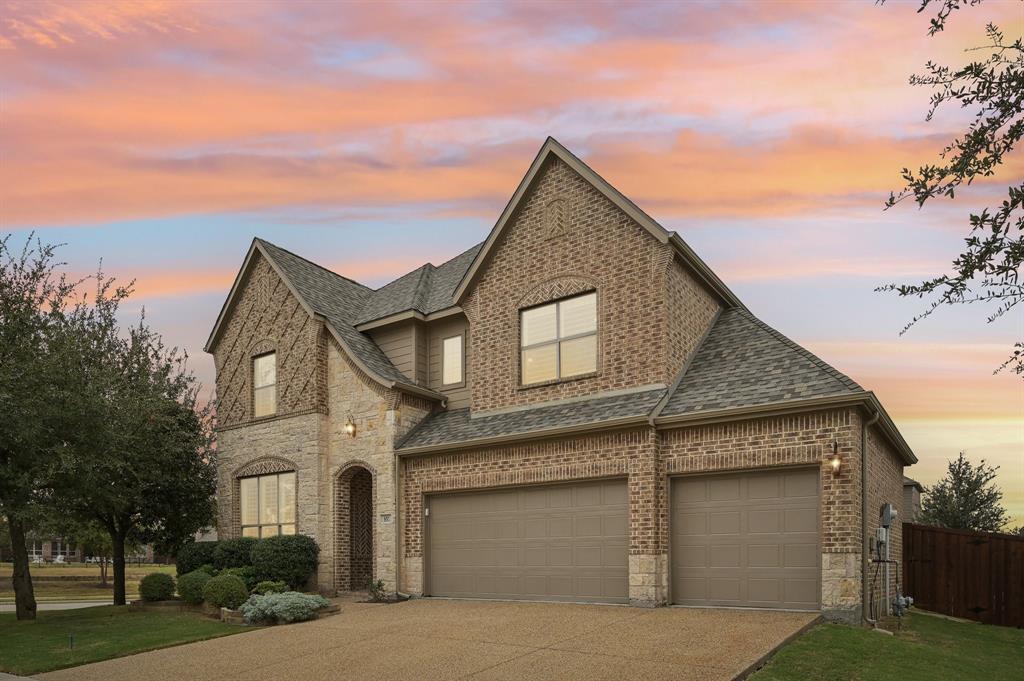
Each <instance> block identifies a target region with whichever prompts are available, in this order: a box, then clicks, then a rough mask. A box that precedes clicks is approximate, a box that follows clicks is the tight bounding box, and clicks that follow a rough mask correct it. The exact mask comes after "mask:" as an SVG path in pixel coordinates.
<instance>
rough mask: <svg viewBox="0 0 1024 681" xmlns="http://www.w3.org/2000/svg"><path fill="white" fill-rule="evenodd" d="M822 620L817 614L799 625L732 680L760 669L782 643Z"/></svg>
mask: <svg viewBox="0 0 1024 681" xmlns="http://www.w3.org/2000/svg"><path fill="white" fill-rule="evenodd" d="M824 621H825V618H824V617H822V616H821V615H819V616H818V617H816V618H814V619H813V620H811V621H810V622H808V623H807V624H805V625H804V626H802V627H800V628H799V629H798V630H797V631H795V632H793V633H792V634H790V635H789V636H787V637H786V638H785V639H783V640H782V641H781V642H780V643H779V645H777V646H775V647H774V648H772V649H771V650H769V651H768V652H767V653H765V654H764V655H762V656H761V657H759V658H758V659H757V660H755V661H754V663H753V664H751V665H750V666H749V667H747V668H746V669H744V670H743V671H741V672H740V673H739V674H737V675H736V676H734V677H732V681H743V679H745V678H747V677H748V676H750V675H751V674H753V673H754V672H756V671H757V670H758V669H760V668H761V667H763V666H765V665H766V664H767V663H768V660H770V659H772V657H774V656H775V653H777V652H779V649H780V648H782V646H784V645H786V644H788V643H790V642H792V641H794V640H795V639H797V638H800V637H801V636H803V635H804V634H806V633H807V632H808V631H810V630H811V629H813V628H814V627H816V626H818V625H819V624H821V623H822V622H824Z"/></svg>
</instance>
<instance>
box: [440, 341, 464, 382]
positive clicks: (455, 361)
mask: <svg viewBox="0 0 1024 681" xmlns="http://www.w3.org/2000/svg"><path fill="white" fill-rule="evenodd" d="M462 356H463V353H462V335H461V334H460V335H458V336H452V337H450V338H445V339H444V340H443V341H442V342H441V384H442V385H457V384H459V383H462V367H463V360H462Z"/></svg>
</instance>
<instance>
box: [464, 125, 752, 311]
mask: <svg viewBox="0 0 1024 681" xmlns="http://www.w3.org/2000/svg"><path fill="white" fill-rule="evenodd" d="M552 156H554V157H556V158H558V159H560V160H562V161H563V162H564V163H565V164H566V165H568V166H569V167H570V168H572V169H573V170H574V171H575V172H576V173H577V174H579V175H580V176H581V177H582V178H583V179H584V181H586V182H588V183H589V184H590V185H591V186H593V187H594V188H595V189H597V190H598V191H599V192H600V193H601V194H602V195H604V196H605V197H606V198H607V199H609V200H610V201H611V202H612V203H614V204H615V205H616V206H617V207H618V208H619V209H620V210H622V211H623V212H624V213H625V214H626V215H628V216H629V217H630V218H631V219H632V220H633V221H634V222H636V223H637V224H638V225H640V227H642V228H643V229H644V230H646V231H647V232H648V233H650V234H651V236H653V237H654V238H655V239H657V240H658V241H659V242H661V243H663V244H671V245H672V246H673V247H674V249H675V251H676V254H677V255H678V256H679V257H680V259H681V260H683V262H685V263H686V264H687V265H688V266H689V267H690V269H691V270H692V271H693V273H694V274H695V275H696V277H697V278H698V279H699V280H700V281H701V282H702V283H704V284H705V285H707V286H708V288H710V289H711V290H712V291H713V292H714V293H715V294H716V296H718V297H719V298H720V299H721V300H722V301H723V302H724V303H725V304H726V306H727V307H743V304H742V303H741V302H740V301H739V298H737V297H736V295H735V294H733V292H732V291H730V290H729V288H728V287H727V286H726V285H725V284H724V283H723V282H722V280H721V279H719V278H718V276H717V275H715V273H714V272H712V271H711V268H709V267H708V266H707V264H706V263H705V262H704V261H703V260H701V259H700V258H699V257H698V256H697V254H696V253H694V251H693V249H691V248H690V247H689V246H688V245H687V244H686V242H684V241H683V240H682V238H681V237H680V236H679V235H678V234H676V233H675V232H670V231H668V230H666V229H665V228H664V227H662V226H661V225H659V224H658V223H657V222H656V221H655V220H654V219H653V218H651V216H649V215H648V214H647V213H645V212H644V211H643V210H641V209H640V208H639V207H638V206H637V205H636V204H635V203H633V202H632V201H630V200H629V199H628V198H626V196H625V195H623V194H622V193H621V192H620V191H619V190H617V189H616V188H615V187H613V186H612V185H611V184H609V183H608V182H607V181H606V180H605V179H604V178H603V177H601V176H600V175H598V174H597V173H596V172H594V170H593V169H592V168H591V167H590V166H588V165H587V164H586V163H584V162H583V161H581V160H580V159H579V158H578V157H576V156H575V155H574V154H573V153H572V152H570V151H569V150H568V149H566V148H565V147H564V146H562V145H561V144H560V143H559V142H558V141H557V140H555V139H554V138H553V137H548V138H547V140H545V142H544V144H543V145H542V146H541V148H540V151H538V152H537V156H536V157H534V159H533V163H531V164H530V167H529V169H528V170H527V171H526V175H524V176H523V179H522V180H521V181H520V182H519V186H518V187H517V188H516V191H515V193H513V194H512V198H511V199H509V202H508V204H506V206H505V209H504V210H503V211H502V212H501V215H500V216H499V217H498V221H497V223H495V225H494V227H493V228H492V229H491V231H490V233H489V234H488V235H487V239H486V240H485V241H484V242H483V244H482V245H481V247H480V250H479V251H478V252H477V254H476V256H475V257H474V258H473V261H472V263H471V264H470V265H469V268H468V269H467V271H466V273H465V275H464V276H463V277H462V279H461V281H460V282H459V285H458V286H457V287H456V289H455V291H454V293H453V302H454V304H460V303H461V302H462V300H463V298H464V297H465V296H466V295H467V293H468V292H469V290H470V288H472V286H473V284H474V282H475V281H476V280H477V278H478V277H479V276H480V274H481V273H482V272H483V270H484V268H485V267H486V265H487V263H488V261H489V259H490V257H491V256H492V255H493V253H494V249H495V247H496V246H497V244H498V242H499V241H500V240H501V237H502V235H503V234H504V232H505V230H506V227H507V226H508V225H509V224H510V223H511V222H512V218H513V217H514V215H515V214H516V211H517V210H518V209H519V207H520V204H522V202H523V201H524V200H525V199H526V197H527V194H528V192H529V190H530V188H531V187H532V186H533V184H534V182H535V181H536V180H537V178H538V176H539V174H540V170H541V168H542V167H543V166H544V163H545V162H546V161H547V160H548V158H550V157H552Z"/></svg>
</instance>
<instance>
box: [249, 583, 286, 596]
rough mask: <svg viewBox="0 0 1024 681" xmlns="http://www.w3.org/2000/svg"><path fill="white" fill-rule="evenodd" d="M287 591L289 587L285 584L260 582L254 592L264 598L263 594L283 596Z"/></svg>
mask: <svg viewBox="0 0 1024 681" xmlns="http://www.w3.org/2000/svg"><path fill="white" fill-rule="evenodd" d="M287 590H288V585H287V584H285V583H284V582H260V583H259V584H257V585H256V588H255V589H253V590H252V592H253V593H254V594H260V595H261V596H262V595H263V594H283V593H284V592H285V591H287Z"/></svg>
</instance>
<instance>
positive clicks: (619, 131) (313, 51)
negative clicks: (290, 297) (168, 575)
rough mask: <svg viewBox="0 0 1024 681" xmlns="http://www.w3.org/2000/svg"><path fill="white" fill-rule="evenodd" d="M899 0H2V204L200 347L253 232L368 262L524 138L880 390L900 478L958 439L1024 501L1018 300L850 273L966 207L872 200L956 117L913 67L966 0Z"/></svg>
mask: <svg viewBox="0 0 1024 681" xmlns="http://www.w3.org/2000/svg"><path fill="white" fill-rule="evenodd" d="M918 4H919V2H918V1H917V0H914V2H893V1H891V0H890V2H887V3H886V4H885V5H883V6H876V5H875V4H874V3H873V2H871V1H870V0H863V1H856V2H801V3H775V2H751V3H738V2H736V3H711V2H692V3H681V4H670V3H657V4H633V3H630V4H625V3H618V4H616V3H609V4H603V3H583V2H562V3H537V4H529V3H517V4H515V5H505V4H492V3H474V4H470V3H455V2H450V3H434V4H428V3H424V2H421V3H414V4H340V3H328V2H317V3H304V2H294V1H292V2H279V3H274V2H257V1H255V0H253V1H249V2H236V3H210V4H204V3H193V2H189V3H184V2H167V3H165V2H158V1H153V2H132V3H127V2H125V3H110V2H84V1H83V2H68V3H57V2H52V3H51V2H43V1H37V2H13V1H7V0H0V232H2V233H10V232H14V235H15V241H16V242H17V243H20V242H23V240H24V238H25V237H27V236H28V234H29V233H30V231H31V230H36V232H37V234H38V235H39V236H40V237H41V238H42V239H43V240H44V241H48V242H59V243H63V244H66V245H65V246H64V247H63V248H62V249H61V251H60V253H61V256H62V259H63V260H65V261H66V262H67V263H68V268H69V269H70V270H72V271H73V272H76V273H87V272H90V271H92V270H94V269H95V268H96V266H97V265H98V263H99V261H100V259H101V258H102V260H103V267H104V269H105V270H106V271H107V272H108V273H110V274H114V275H116V276H118V277H119V278H122V279H125V280H129V279H135V280H136V283H137V294H136V295H135V296H134V298H133V303H132V305H130V306H129V307H128V309H127V315H128V316H127V317H126V319H128V318H131V317H132V316H136V315H137V314H138V313H139V310H140V308H142V307H145V310H146V315H147V317H148V318H149V320H150V321H151V322H152V324H153V325H154V326H155V327H156V328H157V329H158V330H160V331H161V332H162V333H163V334H164V336H165V338H166V339H167V340H168V341H169V342H170V343H173V344H176V345H180V346H182V347H184V348H186V349H187V350H188V351H189V353H190V354H191V356H192V358H193V359H192V363H193V366H194V367H195V369H196V371H197V372H198V373H199V375H200V376H201V377H202V380H203V382H204V384H207V385H211V384H212V382H213V363H212V360H211V359H210V357H209V356H207V355H205V354H204V353H203V352H202V345H203V342H204V341H205V339H206V337H207V335H208V333H209V331H210V328H211V327H212V325H213V322H214V320H215V318H216V315H217V312H218V310H219V309H220V306H221V303H222V302H223V300H224V298H225V296H226V294H227V291H228V288H229V287H230V285H231V282H232V279H233V278H234V276H235V273H236V271H237V269H238V267H239V265H240V264H241V260H242V258H243V256H244V255H245V252H246V249H247V248H248V246H249V243H250V241H251V239H252V238H253V237H254V236H259V237H263V238H265V239H267V240H269V241H272V242H274V243H276V244H279V245H281V246H283V247H285V248H288V249H290V250H293V251H295V252H296V253H299V254H300V255H304V256H307V257H309V258H311V259H314V260H316V261H317V262H319V263H320V264H322V265H324V266H327V267H329V268H331V269H333V270H335V271H336V272H339V273H341V274H344V275H346V276H348V277H351V278H354V279H358V280H359V281H362V282H364V283H366V284H368V285H371V286H379V285H382V284H384V283H386V282H388V281H390V280H391V279H393V278H395V277H397V276H398V275H401V274H403V273H405V272H407V271H409V270H411V269H413V268H415V267H417V266H419V265H421V264H422V263H424V262H427V261H429V262H433V263H434V264H440V263H441V262H443V261H445V260H447V259H448V258H450V257H451V256H453V255H455V254H457V253H459V252H461V251H463V250H464V249H466V248H468V247H469V246H471V245H473V244H475V243H477V242H479V241H481V240H483V239H484V237H485V236H486V234H487V232H488V230H489V229H490V228H491V227H492V226H493V224H494V221H495V220H496V219H497V217H498V214H499V212H500V211H501V209H502V208H503V207H504V205H505V203H506V202H507V201H508V198H509V197H510V196H511V194H512V192H513V191H514V189H515V187H516V184H517V183H518V182H519V180H520V178H521V177H522V174H523V173H524V172H525V171H526V169H527V167H528V165H529V163H530V161H531V160H532V158H533V155H534V154H535V153H536V151H537V149H538V148H539V147H540V145H541V144H542V143H543V141H544V138H545V137H546V136H548V135H552V136H554V137H556V138H557V139H558V140H559V141H560V142H562V143H563V144H564V145H566V146H567V147H568V148H569V149H570V150H572V151H574V152H575V153H576V154H577V155H579V156H580V157H582V158H583V159H584V160H585V161H586V162H587V163H588V164H590V165H591V166H592V167H593V168H594V169H595V170H596V171H597V172H599V173H601V174H602V175H603V176H604V177H605V178H606V179H608V180H609V181H610V182H611V183H612V184H613V185H615V186H616V187H617V188H619V189H620V190H621V191H623V192H624V193H625V194H626V195H627V196H629V197H630V198H632V199H633V200H634V201H635V202H636V203H637V204H639V205H640V206H641V207H642V208H644V209H645V210H646V211H647V212H648V213H649V214H651V216H652V217H654V218H655V219H656V220H658V221H659V222H660V223H661V224H662V225H664V226H665V227H666V228H668V229H673V230H676V231H677V232H679V234H680V235H681V236H682V237H683V238H684V239H685V240H686V241H687V242H688V243H689V244H690V245H691V246H692V247H693V248H694V249H695V250H696V251H697V252H698V253H699V254H700V255H701V256H702V257H703V258H704V259H705V260H706V261H707V262H708V264H709V265H710V266H711V267H712V268H713V269H714V270H715V271H716V272H717V273H718V274H719V275H720V276H721V277H722V278H723V279H724V280H725V281H726V282H727V283H728V284H729V285H730V286H731V287H732V289H733V290H734V291H735V292H736V293H737V295H738V296H739V297H740V298H741V299H742V300H743V301H744V302H745V303H746V304H747V306H748V307H749V308H750V309H751V310H752V311H753V312H754V314H756V315H758V316H759V317H761V318H762V319H764V320H765V321H766V322H768V323H769V324H771V325H772V326H774V327H776V328H778V329H779V330H780V331H782V332H783V333H785V334H786V335H788V336H790V337H791V338H793V339H794V340H796V341H798V342H800V343H802V344H803V345H805V346H806V347H808V348H809V349H811V350H812V351H814V352H815V353H817V354H819V355H820V356H821V357H822V358H824V359H825V360H826V361H828V362H830V363H832V364H833V365H835V366H836V367H837V368H838V369H840V370H841V371H843V372H845V373H847V374H849V375H850V376H851V377H852V378H854V379H855V380H856V381H858V382H859V383H861V385H863V386H864V387H866V388H868V389H871V390H874V391H875V392H876V393H877V394H878V396H879V398H880V399H881V400H882V402H883V404H884V405H885V406H886V408H887V409H888V411H889V413H890V414H891V415H892V416H893V418H894V420H895V421H896V423H897V425H898V426H899V427H900V429H901V431H902V432H903V434H904V436H905V437H906V438H907V440H908V441H909V442H910V444H911V446H912V447H913V448H914V450H915V451H916V453H917V455H918V457H919V458H920V460H921V462H920V463H919V464H918V465H916V466H914V467H912V468H909V469H907V474H908V475H910V476H911V477H914V478H916V479H918V480H920V481H921V482H923V483H925V484H930V483H932V482H934V481H935V480H936V479H937V478H938V477H939V476H940V475H941V474H942V473H943V471H944V469H945V462H946V461H947V460H948V459H949V458H950V457H954V456H956V454H957V452H958V451H960V450H965V451H966V452H967V455H968V457H969V458H970V459H971V460H972V461H978V460H980V459H982V458H984V459H986V460H988V461H989V462H990V463H993V464H996V465H999V466H1000V467H1001V469H1000V472H999V477H998V482H999V484H1000V485H1001V487H1002V488H1003V490H1004V492H1005V495H1006V496H1005V503H1006V506H1007V507H1008V508H1009V509H1010V510H1011V512H1012V514H1013V515H1014V517H1015V522H1016V523H1017V524H1020V523H1024V381H1021V380H1020V379H1019V378H1014V377H1012V376H1011V375H1008V374H1000V375H996V376H993V374H992V372H993V369H995V368H996V367H997V366H998V365H999V364H1000V363H1001V362H1002V361H1003V360H1004V359H1005V357H1006V356H1007V354H1008V352H1009V350H1010V346H1011V345H1012V342H1013V341H1015V340H1020V339H1021V337H1022V335H1024V311H1020V310H1019V311H1018V312H1017V313H1016V314H1014V315H1013V316H1008V317H1006V318H1004V319H1002V320H999V321H998V322H997V323H994V324H986V323H985V319H986V316H987V314H986V309H985V308H981V307H968V308H964V309H947V310H942V311H941V312H940V313H939V314H937V315H936V316H934V317H933V318H931V319H928V320H926V321H925V322H924V323H922V324H921V325H919V326H916V327H914V328H913V329H911V330H910V331H909V332H908V333H907V334H906V335H904V336H902V337H901V336H900V335H899V332H900V330H901V328H903V326H904V324H905V323H906V322H907V321H908V320H909V319H910V318H911V317H912V316H913V315H914V314H915V313H918V312H921V311H922V310H923V309H924V307H925V304H924V303H922V302H921V301H918V300H905V299H899V298H896V297H894V296H892V295H889V294H881V293H875V292H874V291H873V289H874V288H875V287H876V286H878V285H881V284H884V283H887V282H890V281H897V282H903V281H915V280H919V279H921V278H924V277H927V276H929V275H935V274H939V273H942V272H944V271H946V270H947V269H948V267H949V263H950V261H951V260H952V258H953V257H954V256H955V255H956V254H957V253H959V250H960V247H961V246H962V243H963V242H962V240H963V238H964V236H965V235H966V233H967V228H968V224H967V219H966V218H967V214H968V212H969V211H970V210H972V209H976V208H980V207H984V206H986V205H992V204H994V203H995V202H997V201H999V200H1001V198H1002V196H1004V195H1005V191H1006V186H1007V184H1008V183H1009V182H1010V181H1012V180H1019V179H1020V177H1021V175H1022V173H1024V154H1022V153H1020V151H1018V152H1016V153H1017V158H1016V159H1014V158H1013V157H1012V156H1011V157H1009V159H1008V163H1007V164H1006V165H1004V166H1003V168H1002V169H1001V170H1000V172H999V174H997V176H996V177H995V178H993V179H992V180H988V181H985V182H982V183H980V184H976V185H975V186H974V187H972V188H970V189H969V190H966V191H964V192H963V193H958V195H957V198H956V200H954V201H950V200H937V201H934V202H931V203H929V204H928V205H926V207H925V208H924V209H923V210H921V211H919V210H917V208H916V207H915V206H912V205H900V206H898V207H897V208H896V209H893V210H890V211H883V210H882V208H883V201H884V199H885V198H886V196H888V192H889V191H890V190H892V189H898V188H899V187H900V177H899V171H900V169H901V168H902V167H904V166H916V165H917V164H920V163H922V162H929V161H933V160H935V159H936V158H937V153H938V152H939V151H940V150H941V148H942V147H943V145H944V144H945V143H947V142H948V141H949V140H950V139H951V138H952V136H953V135H954V134H955V133H956V132H957V131H958V130H960V129H962V128H963V126H964V121H965V114H964V113H963V112H959V111H956V110H949V111H940V114H939V115H938V116H937V117H936V119H935V120H933V121H931V122H925V120H924V114H925V111H926V109H927V106H928V97H929V92H928V91H926V90H923V89H920V88H912V87H911V86H909V85H908V83H907V78H908V76H909V75H910V74H911V73H913V72H915V71H918V72H919V71H921V70H922V67H923V65H924V63H925V62H926V61H928V60H929V59H933V60H936V61H939V62H943V63H950V64H954V65H955V64H960V63H961V62H963V61H964V60H965V59H966V58H967V55H965V54H964V52H963V50H964V49H965V48H967V47H971V46H975V45H981V44H983V43H984V41H985V37H984V34H983V28H984V24H985V23H986V22H987V21H993V22H995V23H997V24H999V25H1000V27H1001V28H1002V29H1004V32H1005V33H1006V34H1007V35H1008V36H1011V37H1015V36H1019V35H1021V33H1022V32H1024V9H1022V7H1024V5H1022V4H1021V3H1020V2H1017V1H1016V0H1006V1H1004V2H999V1H998V0H988V1H987V2H985V3H983V4H982V5H981V6H979V7H976V8H968V9H964V10H961V11H959V12H956V13H955V14H954V15H953V17H952V18H951V20H950V26H949V28H947V30H946V31H945V32H944V33H942V34H940V35H938V36H936V37H933V38H929V37H928V36H927V33H926V31H927V26H928V15H925V14H917V13H916V12H915V10H916V8H917V6H918Z"/></svg>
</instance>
